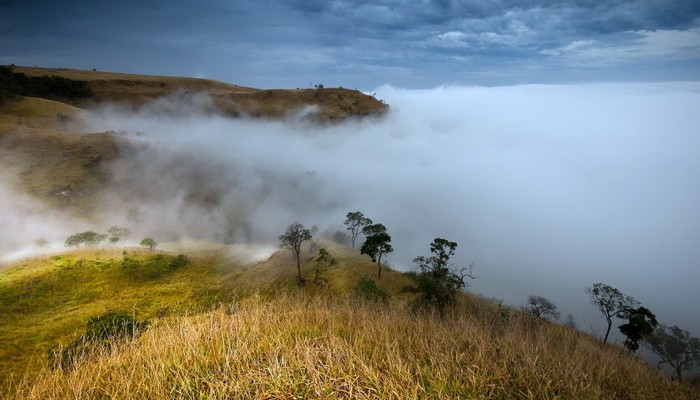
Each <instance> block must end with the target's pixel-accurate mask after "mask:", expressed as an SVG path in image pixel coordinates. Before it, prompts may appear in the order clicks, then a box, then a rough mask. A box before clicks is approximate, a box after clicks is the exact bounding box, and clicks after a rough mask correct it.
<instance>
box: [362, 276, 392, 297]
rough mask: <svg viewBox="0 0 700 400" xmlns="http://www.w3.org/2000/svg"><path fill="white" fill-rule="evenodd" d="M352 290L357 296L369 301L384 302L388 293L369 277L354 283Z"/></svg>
mask: <svg viewBox="0 0 700 400" xmlns="http://www.w3.org/2000/svg"><path fill="white" fill-rule="evenodd" d="M354 292H355V294H356V295H357V296H358V297H360V298H363V299H365V300H369V301H374V302H381V303H386V302H387V301H388V300H389V293H387V291H386V290H384V289H383V288H381V287H380V286H379V285H377V282H375V281H374V279H372V278H369V277H364V278H362V279H360V281H359V282H357V285H355V289H354Z"/></svg>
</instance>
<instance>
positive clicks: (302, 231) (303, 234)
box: [279, 222, 312, 284]
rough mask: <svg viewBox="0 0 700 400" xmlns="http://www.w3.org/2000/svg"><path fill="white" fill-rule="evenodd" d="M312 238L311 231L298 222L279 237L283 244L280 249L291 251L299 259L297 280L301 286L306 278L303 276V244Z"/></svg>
mask: <svg viewBox="0 0 700 400" xmlns="http://www.w3.org/2000/svg"><path fill="white" fill-rule="evenodd" d="M311 237H312V236H311V231H309V230H308V229H306V228H304V225H302V224H300V223H298V222H295V223H293V224H291V225H289V226H288V227H287V230H286V231H285V232H284V234H283V235H280V237H279V239H280V242H282V244H281V245H280V247H282V248H284V249H287V250H290V251H291V252H292V253H294V256H295V257H296V259H297V280H298V282H299V284H303V283H304V278H302V276H301V244H302V243H304V242H305V241H307V240H311Z"/></svg>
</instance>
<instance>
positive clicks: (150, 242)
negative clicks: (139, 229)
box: [139, 237, 158, 251]
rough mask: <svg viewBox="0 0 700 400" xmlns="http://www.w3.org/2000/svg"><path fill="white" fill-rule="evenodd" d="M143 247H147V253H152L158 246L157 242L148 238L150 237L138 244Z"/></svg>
mask: <svg viewBox="0 0 700 400" xmlns="http://www.w3.org/2000/svg"><path fill="white" fill-rule="evenodd" d="M139 244H140V245H141V246H143V247H148V251H153V249H154V248H155V247H156V246H158V242H156V241H155V239H153V238H150V237H145V238H143V239H141V243H139Z"/></svg>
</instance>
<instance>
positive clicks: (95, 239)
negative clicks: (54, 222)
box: [65, 231, 107, 247]
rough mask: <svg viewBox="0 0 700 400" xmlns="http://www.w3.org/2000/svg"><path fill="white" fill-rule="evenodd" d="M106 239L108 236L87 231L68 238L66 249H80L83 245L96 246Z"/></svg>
mask: <svg viewBox="0 0 700 400" xmlns="http://www.w3.org/2000/svg"><path fill="white" fill-rule="evenodd" d="M106 238H107V235H104V234H99V233H97V232H94V231H85V232H80V233H75V234H73V235H70V236H68V238H67V239H66V241H65V245H66V247H73V246H75V247H80V245H81V244H85V245H86V246H95V245H97V244H98V243H100V242H101V241H103V240H105V239H106Z"/></svg>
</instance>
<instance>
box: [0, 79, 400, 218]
mask: <svg viewBox="0 0 700 400" xmlns="http://www.w3.org/2000/svg"><path fill="white" fill-rule="evenodd" d="M13 70H14V71H15V72H21V73H24V74H26V75H28V76H43V75H50V76H53V75H55V76H61V77H64V78H69V79H76V80H84V81H87V82H88V84H89V86H90V88H91V89H92V91H93V92H94V94H95V96H94V98H92V99H82V100H78V101H77V102H76V103H75V104H64V103H61V102H57V101H51V100H46V99H39V98H31V97H25V98H22V99H21V100H20V101H18V102H8V103H6V104H1V105H0V170H2V173H1V176H0V178H4V180H5V182H7V184H9V185H12V186H13V187H14V188H15V189H19V190H20V191H22V192H24V193H28V194H30V195H32V196H33V197H35V198H37V199H39V200H41V201H43V202H45V203H46V204H47V205H49V206H50V207H54V208H56V207H58V208H61V209H63V210H64V211H67V212H72V213H75V214H79V215H81V216H89V214H90V213H91V212H97V210H96V209H95V207H96V205H97V204H99V203H100V199H99V196H96V194H97V193H98V192H99V191H100V189H102V188H105V187H106V186H108V185H109V184H110V181H111V176H110V174H109V168H108V164H109V162H110V161H111V160H114V159H116V158H119V157H120V154H121V152H125V153H128V152H129V149H130V147H131V146H132V144H131V143H130V142H129V141H128V140H126V139H124V138H121V137H118V136H115V135H109V134H105V133H89V134H85V133H83V134H76V133H71V132H82V131H84V127H83V126H81V117H82V115H84V114H85V113H88V112H89V111H88V110H89V107H90V106H93V105H95V104H100V103H122V104H126V105H128V106H131V107H138V106H141V105H143V104H146V103H148V102H150V101H153V100H155V99H157V98H159V97H162V96H167V95H168V94H172V93H206V94H208V95H209V96H210V97H211V98H212V99H213V100H214V104H215V105H216V107H217V108H218V109H219V110H221V111H223V112H225V113H228V114H230V115H242V114H245V115H250V116H254V117H260V118H281V117H284V116H285V115H287V114H290V113H292V112H294V111H295V110H301V109H302V108H303V107H305V106H310V105H313V106H317V107H318V111H317V113H316V114H315V118H316V120H317V121H321V122H323V121H342V120H344V119H347V118H351V117H363V116H367V115H377V114H381V113H382V112H384V111H385V110H386V109H387V107H386V105H384V104H382V103H381V102H379V101H378V100H376V99H374V98H373V97H371V96H367V95H364V94H362V93H360V92H358V91H353V90H345V89H323V90H258V89H252V88H247V87H242V86H237V85H231V84H227V83H223V82H216V81H211V80H205V79H194V78H176V77H158V76H144V75H129V74H116V73H107V72H94V71H79V70H67V69H46V68H28V67H14V68H13ZM80 107H82V108H80ZM0 182H1V181H0Z"/></svg>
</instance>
